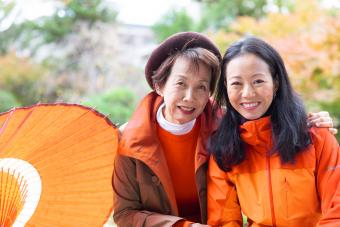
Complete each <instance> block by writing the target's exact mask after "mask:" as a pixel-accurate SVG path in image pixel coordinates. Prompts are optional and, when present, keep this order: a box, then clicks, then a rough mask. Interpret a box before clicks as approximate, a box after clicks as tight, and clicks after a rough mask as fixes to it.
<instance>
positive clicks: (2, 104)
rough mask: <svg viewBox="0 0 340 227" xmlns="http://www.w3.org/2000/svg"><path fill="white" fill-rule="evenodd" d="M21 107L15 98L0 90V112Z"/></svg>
mask: <svg viewBox="0 0 340 227" xmlns="http://www.w3.org/2000/svg"><path fill="white" fill-rule="evenodd" d="M18 106H21V104H20V103H19V102H18V101H17V99H16V98H15V96H14V95H13V94H12V93H11V92H9V91H5V90H0V112H5V111H7V110H9V109H11V108H13V107H18Z"/></svg>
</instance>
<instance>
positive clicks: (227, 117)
mask: <svg viewBox="0 0 340 227" xmlns="http://www.w3.org/2000/svg"><path fill="white" fill-rule="evenodd" d="M243 54H254V55H255V56H257V57H259V58H261V59H262V60H263V61H264V62H266V63H267V65H268V67H269V70H270V73H271V76H272V78H273V81H274V83H276V84H277V86H278V87H277V91H276V95H275V97H274V98H273V101H272V103H271V106H270V107H269V110H268V111H270V114H271V123H272V136H273V142H274V146H273V149H272V150H271V151H269V152H272V153H275V152H277V153H278V154H279V155H280V158H281V161H282V162H283V163H287V162H292V163H294V160H295V155H296V154H297V153H298V152H300V151H302V150H304V149H305V148H306V147H307V146H308V145H309V144H310V143H311V140H310V136H309V132H308V126H307V115H306V112H305V110H304V106H303V103H302V101H301V100H300V98H299V97H298V95H297V94H296V93H295V92H294V90H293V88H292V86H291V83H290V81H289V78H288V74H287V71H286V68H285V65H284V63H283V60H282V58H281V56H280V55H279V53H278V52H277V51H276V50H275V49H274V48H273V47H271V46H270V45H269V44H267V43H266V42H264V41H263V40H260V39H258V38H255V37H246V38H244V39H242V40H240V41H237V42H236V43H234V44H232V45H231V46H230V47H229V48H228V49H227V51H226V53H225V55H224V57H223V61H222V70H221V76H220V78H219V81H218V84H217V92H216V95H215V101H216V103H217V105H218V106H225V107H226V112H225V114H224V116H223V118H222V120H221V122H220V126H219V128H218V129H217V131H216V132H215V133H214V134H213V135H212V136H211V138H210V142H209V151H210V152H211V153H212V155H213V157H214V159H215V160H216V162H217V164H218V165H219V167H220V168H221V169H223V170H225V171H230V170H231V167H232V166H234V165H237V164H239V163H241V162H242V161H243V160H244V159H245V156H246V154H245V149H244V143H243V141H242V140H241V138H240V133H239V126H240V124H241V123H242V116H241V115H240V114H239V113H238V112H237V111H236V110H235V109H234V108H233V107H232V105H231V104H230V101H229V98H228V94H227V87H226V85H225V81H226V68H227V66H228V63H229V62H230V61H231V60H233V59H234V58H236V57H238V56H240V55H243Z"/></svg>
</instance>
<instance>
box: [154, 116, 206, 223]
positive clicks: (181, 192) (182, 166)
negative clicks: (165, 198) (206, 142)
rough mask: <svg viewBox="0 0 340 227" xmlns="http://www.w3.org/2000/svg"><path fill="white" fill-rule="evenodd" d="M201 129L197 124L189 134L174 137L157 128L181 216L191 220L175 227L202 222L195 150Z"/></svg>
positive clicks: (197, 123)
mask: <svg viewBox="0 0 340 227" xmlns="http://www.w3.org/2000/svg"><path fill="white" fill-rule="evenodd" d="M199 129H200V124H199V122H196V124H195V126H194V128H193V129H192V130H191V131H190V132H189V133H187V134H185V135H174V134H171V133H170V132H167V131H165V130H164V129H162V128H161V127H160V126H159V125H158V127H157V130H158V136H159V139H160V142H161V144H162V148H163V151H164V154H165V157H166V160H167V164H168V168H169V172H170V176H171V180H172V184H173V187H174V191H175V196H176V202H177V207H178V211H179V216H181V217H183V218H185V219H187V220H189V221H180V222H178V223H176V225H175V226H187V225H188V224H189V223H192V222H200V206H199V201H198V194H197V189H196V183H195V150H196V144H197V138H198V133H199ZM190 221H192V222H190Z"/></svg>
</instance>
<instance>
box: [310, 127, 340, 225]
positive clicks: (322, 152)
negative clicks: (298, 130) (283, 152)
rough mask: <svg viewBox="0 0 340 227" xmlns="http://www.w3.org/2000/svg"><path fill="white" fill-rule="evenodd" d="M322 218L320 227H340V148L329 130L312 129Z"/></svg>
mask: <svg viewBox="0 0 340 227" xmlns="http://www.w3.org/2000/svg"><path fill="white" fill-rule="evenodd" d="M312 139H313V145H314V147H315V151H316V156H317V157H316V158H317V169H316V171H317V173H316V174H317V189H318V193H319V197H320V201H321V210H322V218H321V219H320V221H319V223H318V226H336V225H337V226H339V225H340V148H339V144H338V142H337V141H336V139H335V137H334V136H333V135H331V133H330V132H329V131H328V129H314V128H313V129H312Z"/></svg>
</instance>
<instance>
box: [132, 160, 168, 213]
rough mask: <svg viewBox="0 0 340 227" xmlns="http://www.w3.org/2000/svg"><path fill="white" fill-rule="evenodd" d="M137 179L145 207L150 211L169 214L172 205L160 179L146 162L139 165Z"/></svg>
mask: <svg viewBox="0 0 340 227" xmlns="http://www.w3.org/2000/svg"><path fill="white" fill-rule="evenodd" d="M136 179H137V182H138V185H139V193H140V198H141V203H142V205H143V208H144V209H145V210H148V211H153V212H159V213H164V214H167V213H169V212H170V205H169V202H168V200H167V199H166V198H164V197H165V196H164V195H165V193H164V189H163V186H162V184H161V182H160V179H159V178H158V177H157V176H156V175H155V174H154V173H153V172H152V170H150V169H149V168H148V167H147V166H145V165H144V164H140V165H137V168H136Z"/></svg>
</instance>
